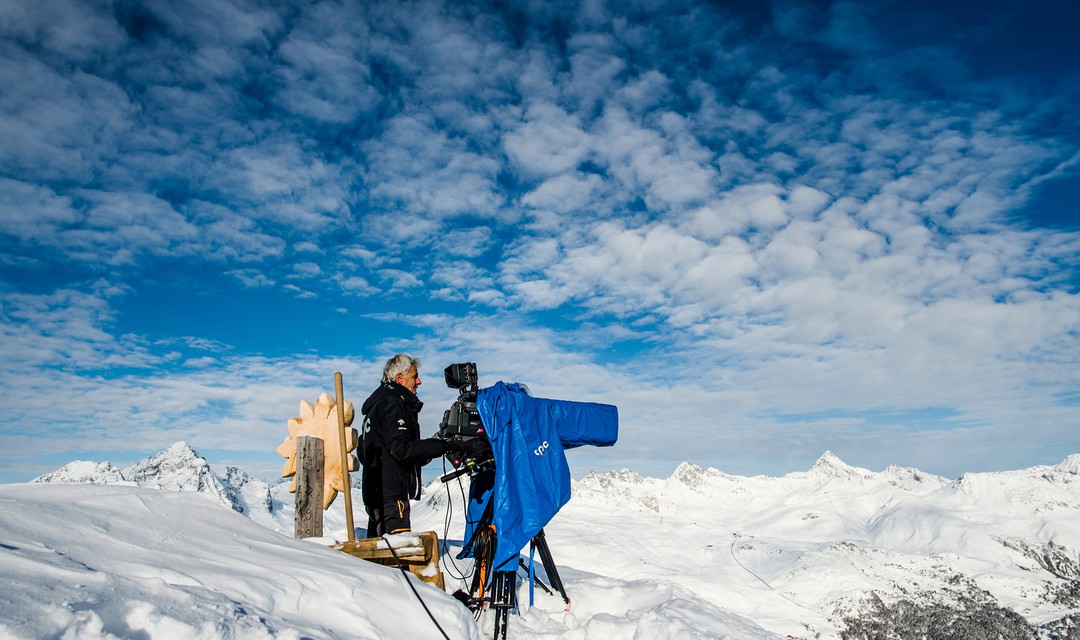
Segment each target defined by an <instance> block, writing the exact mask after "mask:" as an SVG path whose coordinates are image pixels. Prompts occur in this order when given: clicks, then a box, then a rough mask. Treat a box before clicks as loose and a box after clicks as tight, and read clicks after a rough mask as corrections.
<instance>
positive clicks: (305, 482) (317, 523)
mask: <svg viewBox="0 0 1080 640" xmlns="http://www.w3.org/2000/svg"><path fill="white" fill-rule="evenodd" d="M323 450H324V448H323V441H322V438H318V437H315V436H300V437H298V438H297V439H296V517H295V518H294V521H295V528H296V529H295V535H296V537H297V538H320V537H322V534H323V477H324V475H325V471H324V469H323V456H324V453H323Z"/></svg>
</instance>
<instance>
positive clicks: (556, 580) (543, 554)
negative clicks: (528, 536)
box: [532, 529, 570, 604]
mask: <svg viewBox="0 0 1080 640" xmlns="http://www.w3.org/2000/svg"><path fill="white" fill-rule="evenodd" d="M532 542H533V545H535V546H536V549H537V551H539V552H540V561H541V562H543V563H544V571H546V572H547V576H548V581H549V582H551V586H552V587H553V588H555V589H558V591H559V594H560V595H562V599H563V602H565V603H566V604H570V596H568V595H566V588H564V587H563V583H562V578H560V577H559V568H558V567H556V566H555V560H554V559H553V558H552V557H551V549H549V548H548V544H547V537H546V536H544V530H543V529H541V530H540V533H538V534H536V536H534V537H533V539H532Z"/></svg>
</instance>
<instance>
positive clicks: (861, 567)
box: [35, 442, 1080, 640]
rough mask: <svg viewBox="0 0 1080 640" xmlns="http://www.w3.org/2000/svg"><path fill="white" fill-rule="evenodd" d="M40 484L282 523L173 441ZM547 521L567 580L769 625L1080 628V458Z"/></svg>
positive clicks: (655, 495) (229, 477)
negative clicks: (138, 492)
mask: <svg viewBox="0 0 1080 640" xmlns="http://www.w3.org/2000/svg"><path fill="white" fill-rule="evenodd" d="M35 482H92V483H99V484H136V485H141V486H147V487H156V488H160V489H167V490H177V491H197V492H201V493H203V494H206V495H207V496H208V497H210V498H212V499H213V500H216V501H218V502H220V503H221V504H223V505H225V506H226V507H228V508H230V509H232V510H234V511H237V512H239V513H242V514H244V515H246V516H247V517H249V518H252V519H253V520H255V521H257V522H259V523H260V524H263V525H264V526H267V527H270V528H273V529H276V530H279V531H282V532H283V533H286V534H287V535H291V531H292V511H293V497H292V495H291V494H289V493H288V484H287V483H285V482H279V483H273V484H269V483H267V482H265V481H263V480H259V479H256V478H253V477H251V476H250V475H248V474H247V473H245V472H244V471H242V470H241V469H238V468H235V467H228V468H227V469H226V471H225V473H224V474H222V475H217V474H215V473H214V472H213V471H212V470H211V469H210V466H209V465H208V464H207V462H206V460H205V459H203V458H202V457H201V456H199V455H198V454H197V453H196V452H195V451H193V450H192V449H191V448H190V447H189V446H188V445H187V444H185V443H182V442H180V443H177V444H175V445H173V446H172V447H169V448H168V449H167V450H165V451H162V452H161V453H159V454H157V455H155V456H151V457H149V458H147V459H145V460H143V461H140V462H138V463H136V464H134V465H132V466H130V467H127V468H125V469H117V468H116V467H114V466H112V465H110V464H108V463H92V462H73V463H71V464H68V465H65V466H64V467H62V468H61V469H58V470H57V471H55V472H53V473H50V474H47V475H44V476H41V477H40V478H37V479H36V480H35ZM426 493H427V498H426V500H424V501H423V502H422V503H420V504H419V505H417V506H416V507H415V508H414V518H413V520H414V526H415V527H416V528H417V529H429V528H430V529H436V530H439V531H440V532H442V531H443V524H442V523H443V519H444V515H445V514H446V513H447V511H448V510H449V512H450V513H451V514H455V515H454V517H458V518H460V515H457V514H461V513H463V511H464V510H463V508H462V505H461V492H459V491H457V489H455V490H454V491H450V492H448V491H445V490H443V489H442V488H441V487H440V486H438V483H435V485H432V486H429V487H428V489H427V492H426ZM354 496H355V498H354V499H356V500H357V503H356V504H355V505H354V511H355V512H356V513H358V514H359V513H362V512H363V511H362V509H363V506H362V504H361V503H360V502H359V492H354ZM341 503H342V501H341V500H338V501H337V502H336V503H335V504H334V505H333V506H332V507H331V509H330V511H328V512H327V513H326V523H327V525H326V526H327V530H328V531H331V532H332V531H335V530H337V531H344V518H343V513H344V512H343V507H342V504H341ZM547 532H548V541H549V544H550V545H551V547H552V551H553V553H554V555H555V558H556V560H557V562H560V563H562V562H565V563H567V565H566V566H568V567H572V568H573V573H572V575H574V586H575V588H576V589H590V588H593V589H604V588H610V585H612V584H623V585H631V584H638V583H639V582H640V581H646V582H648V583H650V584H651V583H654V582H655V583H656V584H671V585H677V586H678V588H679V589H685V590H686V591H685V592H683V591H680V592H678V593H692V594H694V596H693V597H694V598H698V600H693V602H694V603H695V604H694V605H693V606H695V607H700V606H709V607H713V606H715V607H719V609H720V610H721V611H728V612H731V615H733V616H737V617H738V618H739V619H745V620H752V621H754V622H755V623H757V624H760V625H761V626H763V627H765V628H766V629H768V630H769V631H770V632H773V633H777V634H780V635H781V636H784V635H787V636H789V637H805V638H812V637H826V638H841V639H842V640H849V639H855V638H867V639H869V638H885V637H896V638H925V637H935V638H957V639H962V638H963V639H966V638H1040V639H1049V640H1057V639H1059V638H1061V639H1065V638H1077V637H1080V562H1078V560H1080V455H1070V456H1068V457H1066V458H1065V459H1064V460H1062V461H1061V462H1060V463H1059V464H1056V465H1053V466H1039V467H1032V468H1029V469H1022V470H1017V471H1003V472H993V473H966V474H964V475H962V476H960V477H959V478H956V479H948V478H943V477H941V476H936V475H933V474H928V473H924V472H922V471H919V470H917V469H912V468H905V467H896V466H891V467H888V468H887V469H885V470H884V471H881V472H874V471H869V470H867V469H862V468H858V467H853V466H850V465H848V464H846V463H845V462H843V461H842V460H841V459H840V458H838V457H837V456H835V455H834V454H832V453H830V452H826V453H825V454H824V455H822V456H821V457H820V458H819V459H818V460H817V462H816V463H815V464H814V465H813V466H812V467H811V468H810V469H809V470H807V471H799V472H793V473H789V474H786V475H784V476H779V477H773V476H754V477H743V476H733V475H729V474H726V473H723V472H721V471H718V470H716V469H711V468H710V469H703V468H701V467H698V466H695V465H693V464H689V463H683V464H682V465H680V466H679V467H678V468H677V469H676V470H675V472H674V473H673V474H672V475H671V476H670V477H668V478H663V479H657V478H646V477H642V476H641V475H639V474H637V473H635V472H633V471H628V470H621V471H609V472H606V473H600V474H590V475H588V476H586V477H585V478H583V479H582V480H580V481H578V482H575V483H574V487H573V498H572V499H571V501H570V503H569V504H568V505H567V506H566V507H564V508H563V510H562V511H561V512H560V513H559V514H558V515H557V516H556V517H555V519H554V520H552V522H551V523H550V524H549V526H548V527H547ZM440 535H442V533H440ZM450 535H451V536H453V535H455V534H453V533H451V534H450ZM613 580H615V581H622V582H616V583H613V582H612V581H613ZM625 588H626V589H627V590H629V589H630V587H625ZM685 597H687V598H689V597H690V596H685ZM706 603H707V604H706ZM724 615H726V614H724ZM522 624H525V623H522Z"/></svg>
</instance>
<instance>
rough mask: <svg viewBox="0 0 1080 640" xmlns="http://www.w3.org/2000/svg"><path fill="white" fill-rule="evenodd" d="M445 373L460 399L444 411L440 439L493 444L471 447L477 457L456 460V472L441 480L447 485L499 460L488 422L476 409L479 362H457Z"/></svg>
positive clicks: (491, 466) (448, 382)
mask: <svg viewBox="0 0 1080 640" xmlns="http://www.w3.org/2000/svg"><path fill="white" fill-rule="evenodd" d="M443 374H444V377H445V378H446V386H448V387H450V388H451V389H457V390H458V397H457V399H456V400H454V402H453V404H451V405H450V408H449V409H447V410H446V411H444V412H443V419H442V423H441V424H440V425H439V437H441V438H442V439H443V440H460V441H463V442H469V441H472V440H475V439H477V438H482V439H483V442H484V443H485V444H488V445H489V446H476V445H474V446H473V447H471V448H470V450H471V451H474V452H475V454H474V455H473V456H465V457H463V458H462V459H460V460H452V461H451V462H453V464H454V467H455V471H452V472H450V473H448V474H446V475H444V476H442V477H441V478H440V480H442V481H443V482H447V481H449V480H452V479H454V478H456V477H458V476H460V475H462V474H465V473H468V474H469V475H476V474H477V473H479V472H480V471H482V470H484V469H490V468H493V466H494V464H495V461H494V458H493V456H492V454H491V447H490V444H489V443H488V440H487V435H486V432H485V430H484V423H483V422H482V421H481V420H480V414H479V413H478V412H477V410H476V393H477V391H478V390H479V387H478V386H477V376H476V363H475V362H459V363H455V364H452V365H450V366H448V367H446V369H444V370H443Z"/></svg>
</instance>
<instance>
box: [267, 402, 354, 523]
mask: <svg viewBox="0 0 1080 640" xmlns="http://www.w3.org/2000/svg"><path fill="white" fill-rule="evenodd" d="M337 413H338V410H337V403H336V402H335V400H334V397H333V396H331V395H330V394H329V393H323V394H321V395H320V396H319V399H318V400H316V401H315V405H314V406H312V404H311V403H310V402H307V401H306V400H301V401H300V417H299V418H289V437H288V438H285V441H284V442H282V443H281V446H279V447H278V448H277V452H278V453H279V454H281V455H282V456H284V457H286V458H288V460H286V461H285V466H284V467H283V468H282V469H281V477H282V478H292V479H293V481H292V483H291V484H290V485H289V491H291V492H293V493H296V477H295V476H296V438H297V437H299V436H315V437H317V438H320V439H321V440H322V441H323V458H324V460H323V509H326V508H329V507H330V505H331V504H333V502H334V498H336V497H337V494H338V493H339V492H341V491H345V485H344V484H343V483H342V478H341V436H340V434H339V431H338V418H337ZM354 416H355V412H354V411H353V404H352V403H351V402H349V401H347V400H346V401H345V426H346V427H348V426H349V425H351V424H352V421H353V417H354ZM357 436H358V434H357V433H356V429H352V428H347V429H345V450H346V451H353V450H354V449H356V443H357V440H358V437H357ZM348 460H349V471H356V470H358V469H359V468H360V463H359V462H358V461H357V459H356V456H355V455H353V454H349V456H348Z"/></svg>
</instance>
